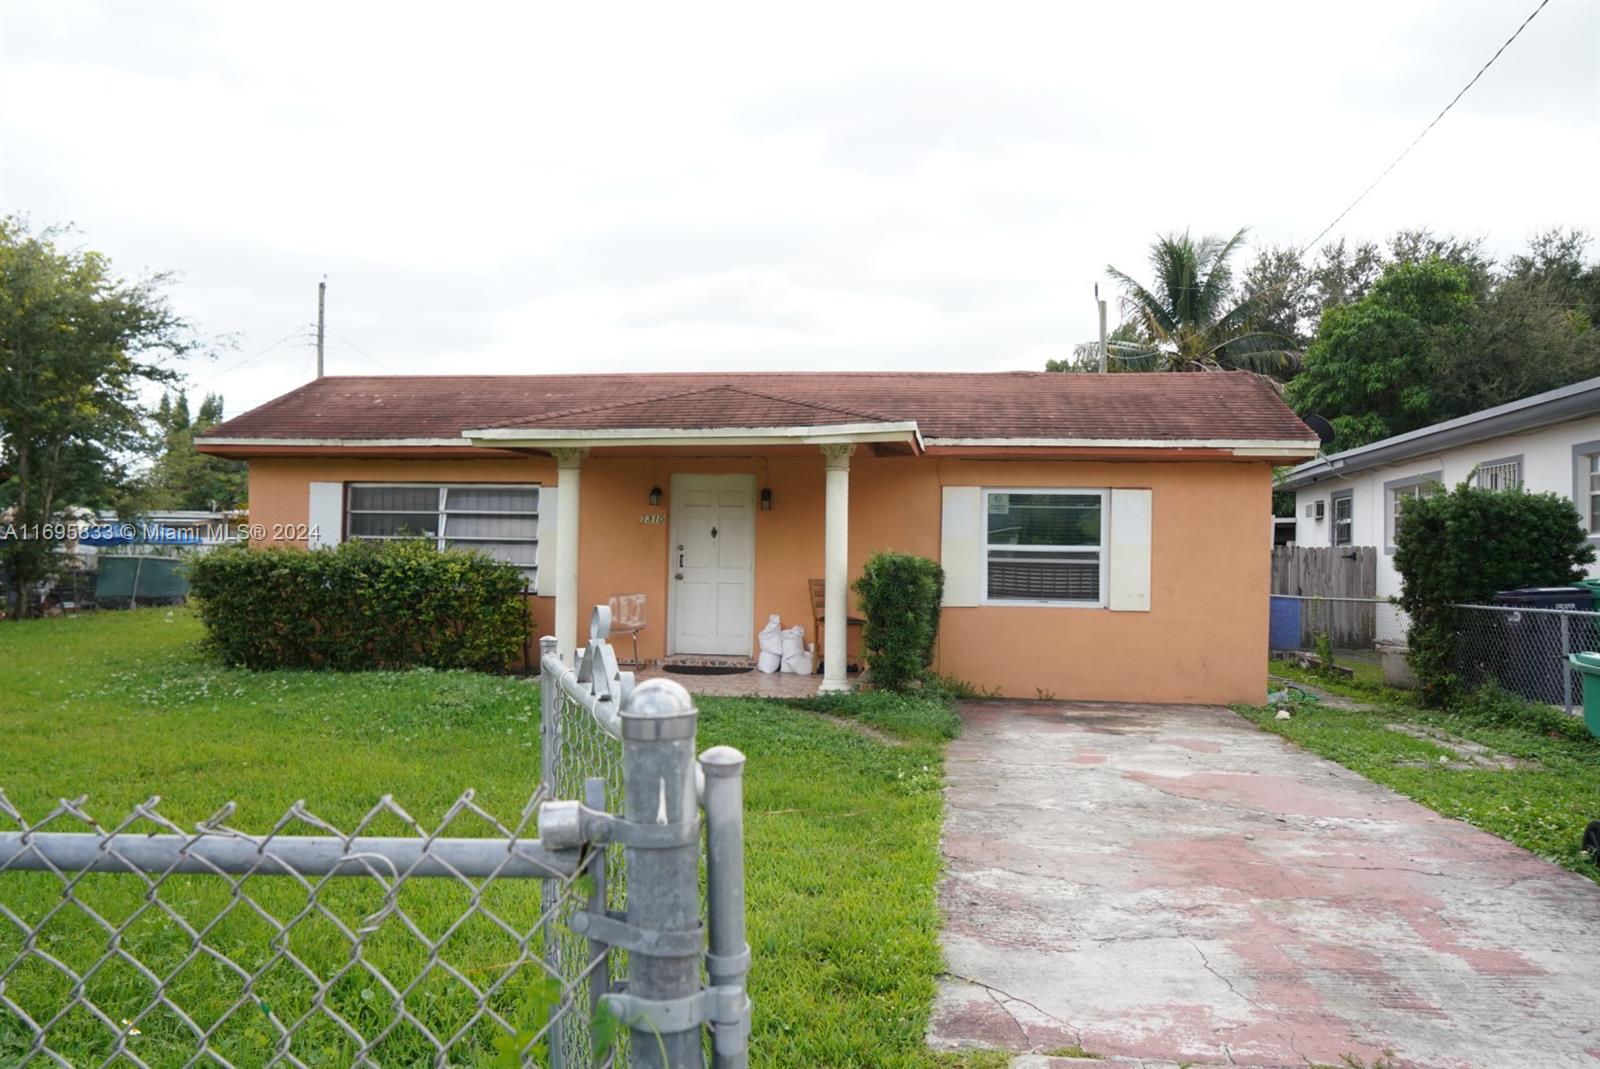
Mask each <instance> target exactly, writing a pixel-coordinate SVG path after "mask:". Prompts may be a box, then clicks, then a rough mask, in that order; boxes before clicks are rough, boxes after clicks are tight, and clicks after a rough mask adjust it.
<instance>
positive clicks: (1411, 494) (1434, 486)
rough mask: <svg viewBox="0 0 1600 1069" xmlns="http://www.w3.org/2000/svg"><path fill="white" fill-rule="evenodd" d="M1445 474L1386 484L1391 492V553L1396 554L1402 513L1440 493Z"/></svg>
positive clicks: (1389, 544)
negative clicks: (1410, 505)
mask: <svg viewBox="0 0 1600 1069" xmlns="http://www.w3.org/2000/svg"><path fill="white" fill-rule="evenodd" d="M1443 477H1444V473H1443V472H1437V473H1434V474H1431V475H1423V476H1420V477H1417V476H1413V477H1412V478H1409V479H1399V480H1396V481H1395V482H1392V483H1387V484H1385V486H1386V488H1387V489H1388V491H1389V541H1388V546H1389V551H1390V552H1391V553H1392V552H1394V545H1395V539H1396V537H1398V536H1399V534H1400V511H1401V510H1402V509H1404V508H1405V507H1406V505H1408V504H1410V503H1411V502H1413V501H1419V500H1421V499H1422V498H1425V497H1432V496H1433V495H1434V494H1436V493H1438V492H1439V489H1440V481H1441V480H1442V479H1443Z"/></svg>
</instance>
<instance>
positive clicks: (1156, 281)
mask: <svg viewBox="0 0 1600 1069" xmlns="http://www.w3.org/2000/svg"><path fill="white" fill-rule="evenodd" d="M1244 237H1245V231H1244V230H1242V229H1241V230H1239V231H1238V232H1237V233H1235V234H1234V235H1233V236H1232V237H1227V238H1223V237H1214V236H1206V237H1201V238H1198V239H1196V238H1193V237H1191V236H1190V235H1189V233H1188V231H1184V232H1183V233H1181V234H1167V235H1163V236H1161V237H1159V238H1157V239H1156V240H1155V241H1154V242H1153V243H1152V244H1151V246H1150V270H1151V275H1152V282H1151V283H1150V285H1149V286H1146V285H1145V284H1144V283H1142V282H1140V281H1138V280H1137V279H1135V278H1134V277H1133V276H1132V275H1129V274H1127V273H1126V272H1123V271H1121V270H1118V269H1117V268H1116V267H1112V266H1107V267H1106V274H1108V275H1110V276H1111V278H1112V279H1114V280H1115V281H1116V282H1118V283H1120V284H1121V286H1122V301H1121V310H1122V323H1121V324H1120V325H1119V326H1118V328H1117V329H1116V331H1114V332H1113V333H1112V335H1111V337H1110V338H1108V345H1107V348H1108V350H1109V354H1108V359H1107V365H1108V367H1110V368H1113V369H1115V370H1118V371H1207V370H1216V369H1219V368H1250V369H1253V370H1263V371H1273V372H1279V373H1281V372H1283V371H1285V370H1287V369H1288V368H1289V367H1291V366H1292V365H1293V363H1294V354H1293V353H1292V352H1291V351H1290V349H1289V347H1288V344H1289V339H1287V338H1285V337H1282V336H1280V335H1277V334H1274V333H1272V332H1270V331H1264V330H1261V329H1259V325H1258V323H1259V318H1260V316H1259V309H1258V306H1257V302H1256V301H1255V300H1253V299H1252V298H1250V297H1249V296H1244V297H1241V296H1240V295H1239V293H1238V292H1237V290H1236V287H1235V285H1234V273H1233V265H1232V262H1231V261H1232V258H1233V256H1234V254H1235V253H1237V252H1238V251H1239V250H1240V249H1241V248H1242V247H1243V245H1244ZM1085 356H1088V357H1091V358H1092V357H1093V349H1092V347H1091V348H1089V350H1088V352H1087V353H1085V351H1084V348H1083V347H1080V349H1079V353H1078V360H1077V361H1076V363H1075V364H1074V365H1069V364H1067V363H1064V362H1053V366H1047V370H1063V371H1065V370H1082V369H1085V368H1084V367H1083V366H1081V365H1083V364H1085V363H1086V361H1085V360H1084V357H1085ZM1089 366H1093V365H1092V364H1090V365H1089Z"/></svg>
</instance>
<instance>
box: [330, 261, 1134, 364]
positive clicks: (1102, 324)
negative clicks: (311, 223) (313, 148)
mask: <svg viewBox="0 0 1600 1069" xmlns="http://www.w3.org/2000/svg"><path fill="white" fill-rule="evenodd" d="M1096 292H1098V290H1097V291H1096ZM327 300H328V279H327V276H323V279H322V281H321V282H318V283H317V378H319V379H320V378H322V333H323V330H322V316H323V308H324V306H325V305H326V304H327ZM1100 312H1101V315H1100V319H1101V322H1100V326H1101V328H1102V329H1101V334H1104V333H1105V330H1104V328H1105V305H1104V304H1102V305H1101V306H1100ZM1101 347H1102V348H1104V345H1103V344H1102V346H1101Z"/></svg>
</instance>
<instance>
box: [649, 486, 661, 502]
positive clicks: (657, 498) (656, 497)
mask: <svg viewBox="0 0 1600 1069" xmlns="http://www.w3.org/2000/svg"><path fill="white" fill-rule="evenodd" d="M650 504H652V505H659V504H661V487H659V486H652V487H651V488H650Z"/></svg>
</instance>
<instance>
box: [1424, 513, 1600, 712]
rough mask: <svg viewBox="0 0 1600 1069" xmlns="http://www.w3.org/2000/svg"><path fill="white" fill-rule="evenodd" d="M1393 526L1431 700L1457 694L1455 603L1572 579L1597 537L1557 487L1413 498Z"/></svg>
mask: <svg viewBox="0 0 1600 1069" xmlns="http://www.w3.org/2000/svg"><path fill="white" fill-rule="evenodd" d="M1396 528H1397V529H1396V532H1395V553H1394V566H1395V570H1396V571H1398V572H1399V573H1400V605H1401V607H1402V608H1403V609H1405V611H1406V614H1407V615H1409V616H1410V617H1411V630H1410V632H1409V633H1408V635H1407V638H1408V640H1409V642H1410V646H1411V666H1412V667H1413V668H1414V669H1415V670H1416V673H1417V678H1418V680H1419V681H1420V682H1421V684H1422V698H1423V701H1424V703H1426V704H1428V705H1448V704H1451V703H1452V702H1454V701H1455V700H1456V699H1457V698H1458V697H1459V687H1460V682H1461V681H1460V679H1459V676H1458V672H1457V667H1458V664H1459V660H1460V656H1461V628H1460V621H1459V620H1458V619H1457V616H1458V613H1457V611H1456V609H1455V608H1454V606H1456V605H1475V604H1483V603H1485V602H1488V601H1489V600H1490V599H1492V598H1493V597H1494V595H1495V594H1496V593H1498V592H1499V591H1501V590H1512V589H1515V588H1517V587H1525V586H1566V585H1568V584H1570V583H1573V582H1575V581H1577V580H1579V579H1582V578H1583V576H1584V570H1583V565H1585V564H1588V563H1589V562H1590V561H1592V560H1594V547H1593V546H1592V545H1590V544H1589V536H1588V533H1587V532H1586V531H1584V529H1583V521H1582V519H1581V517H1579V515H1578V510H1577V509H1576V508H1574V507H1573V505H1572V502H1571V501H1568V500H1567V499H1566V498H1564V497H1560V496H1559V495H1556V494H1551V493H1541V494H1532V493H1528V492H1527V491H1524V490H1521V489H1516V490H1481V489H1479V488H1478V487H1476V486H1472V485H1470V484H1469V483H1467V482H1463V483H1461V484H1460V485H1459V486H1457V487H1456V488H1455V489H1454V490H1451V491H1450V492H1449V493H1442V494H1434V495H1433V496H1431V497H1424V498H1418V499H1417V500H1415V501H1408V502H1407V503H1406V505H1405V507H1404V508H1402V509H1401V510H1400V516H1399V520H1398V523H1397V525H1396Z"/></svg>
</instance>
